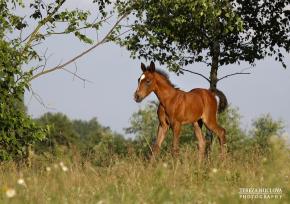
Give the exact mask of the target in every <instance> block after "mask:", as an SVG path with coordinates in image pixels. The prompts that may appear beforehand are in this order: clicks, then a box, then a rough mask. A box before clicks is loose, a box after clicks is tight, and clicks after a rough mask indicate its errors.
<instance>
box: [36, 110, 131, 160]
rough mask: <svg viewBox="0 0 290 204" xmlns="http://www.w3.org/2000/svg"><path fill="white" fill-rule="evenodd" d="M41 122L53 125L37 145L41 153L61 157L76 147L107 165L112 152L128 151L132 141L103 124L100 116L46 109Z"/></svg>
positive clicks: (39, 120)
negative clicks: (76, 116) (79, 117)
mask: <svg viewBox="0 0 290 204" xmlns="http://www.w3.org/2000/svg"><path fill="white" fill-rule="evenodd" d="M37 122H38V123H39V124H40V125H42V126H49V127H50V132H49V134H47V136H46V138H45V139H44V140H43V141H41V142H38V143H37V145H36V146H35V150H36V151H35V152H36V154H37V155H45V156H47V157H56V158H57V157H62V156H63V155H65V154H69V153H73V151H75V150H76V151H78V152H80V153H81V155H82V156H83V157H85V158H87V159H88V160H90V161H91V162H95V164H97V165H106V163H107V161H108V160H109V158H110V156H111V155H112V154H117V155H119V156H121V155H124V154H126V153H127V146H128V144H129V143H130V140H128V141H127V140H125V139H124V137H123V136H122V135H120V134H117V133H113V132H112V131H111V130H110V128H108V127H103V126H102V125H101V124H99V122H98V121H97V119H96V118H93V119H91V120H89V121H82V120H70V119H69V118H68V117H67V116H65V115H64V114H61V113H55V114H53V113H46V114H44V115H43V116H41V117H40V118H39V119H37Z"/></svg>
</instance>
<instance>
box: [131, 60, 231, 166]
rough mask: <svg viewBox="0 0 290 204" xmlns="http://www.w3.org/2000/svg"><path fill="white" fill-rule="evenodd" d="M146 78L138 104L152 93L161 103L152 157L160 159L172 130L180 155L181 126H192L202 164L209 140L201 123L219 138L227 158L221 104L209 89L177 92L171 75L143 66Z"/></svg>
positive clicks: (141, 81)
mask: <svg viewBox="0 0 290 204" xmlns="http://www.w3.org/2000/svg"><path fill="white" fill-rule="evenodd" d="M141 69H142V72H143V73H142V75H141V76H140V78H139V79H138V87H137V90H136V92H135V94H134V99H135V101H136V102H141V101H142V100H143V99H144V98H145V97H146V96H148V95H149V94H150V93H151V92H154V93H155V94H156V96H157V98H158V99H159V102H160V104H159V106H158V111H157V113H158V119H159V127H158V134H157V139H156V143H155V145H154V148H153V152H152V155H153V156H156V155H157V154H158V153H159V151H160V147H161V144H162V142H163V140H164V138H165V136H166V132H167V130H168V128H169V127H171V128H172V130H173V144H172V154H173V156H176V154H178V143H179V136H180V130H181V125H183V124H192V125H193V127H194V131H195V135H196V137H197V140H198V146H199V160H200V161H201V160H203V159H204V155H205V148H206V140H205V137H204V136H203V134H202V131H201V128H200V126H199V123H200V122H201V121H202V122H203V123H204V124H205V125H206V127H207V128H208V129H209V130H211V131H212V132H213V133H215V135H217V136H218V139H219V143H220V146H221V154H222V156H224V155H225V151H226V150H225V146H224V145H225V143H226V138H225V129H224V128H222V127H221V126H219V125H218V124H217V109H218V106H217V100H216V98H215V94H214V92H212V91H210V90H207V89H201V88H197V89H192V90H191V91H189V92H184V91H182V90H180V89H177V88H175V87H174V86H173V85H172V84H171V82H170V81H169V79H168V77H167V75H166V74H165V73H164V72H162V71H160V70H156V69H155V65H154V63H153V62H151V64H150V66H148V67H147V68H146V66H145V65H144V64H143V63H141Z"/></svg>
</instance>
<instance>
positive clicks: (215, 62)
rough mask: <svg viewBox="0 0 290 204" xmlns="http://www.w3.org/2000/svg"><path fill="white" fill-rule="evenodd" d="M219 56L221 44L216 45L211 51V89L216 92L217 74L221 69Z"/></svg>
mask: <svg viewBox="0 0 290 204" xmlns="http://www.w3.org/2000/svg"><path fill="white" fill-rule="evenodd" d="M219 56H220V44H219V43H214V45H213V47H212V49H211V58H212V62H211V69H210V77H209V80H210V89H213V90H215V89H216V88H217V82H218V78H217V72H218V68H219Z"/></svg>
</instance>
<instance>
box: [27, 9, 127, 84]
mask: <svg viewBox="0 0 290 204" xmlns="http://www.w3.org/2000/svg"><path fill="white" fill-rule="evenodd" d="M127 16H128V13H125V14H124V15H123V16H121V17H120V18H119V19H118V20H117V21H116V22H115V24H114V25H113V27H112V28H111V29H110V30H109V31H108V33H107V34H106V36H105V37H104V38H103V39H102V40H101V41H99V42H98V43H96V44H95V45H93V46H92V47H90V48H89V49H87V50H85V51H84V52H82V53H80V54H78V55H77V56H75V57H74V58H72V59H70V60H68V61H67V62H65V63H63V64H61V65H58V66H55V67H53V68H49V69H46V70H44V71H42V72H40V73H38V74H36V75H34V76H32V77H31V78H30V80H29V81H32V80H34V79H36V78H38V77H40V76H42V75H45V74H48V73H50V72H53V71H56V70H59V69H63V68H64V67H66V66H67V65H69V64H71V63H73V62H75V61H76V60H78V59H79V58H81V57H82V56H84V55H86V54H87V53H89V52H90V51H92V50H93V49H95V48H96V47H98V46H99V45H101V44H104V43H106V42H108V41H109V40H108V37H109V36H110V35H111V34H112V33H113V31H114V30H115V28H116V27H117V26H118V25H119V23H120V22H121V21H122V20H123V19H124V18H126V17H127Z"/></svg>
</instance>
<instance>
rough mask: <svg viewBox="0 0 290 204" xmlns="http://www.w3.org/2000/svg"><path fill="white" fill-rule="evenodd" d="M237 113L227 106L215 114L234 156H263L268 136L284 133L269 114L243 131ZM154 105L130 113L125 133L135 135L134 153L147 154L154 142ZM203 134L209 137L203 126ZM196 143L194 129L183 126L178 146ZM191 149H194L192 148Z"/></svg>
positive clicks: (165, 145)
mask: <svg viewBox="0 0 290 204" xmlns="http://www.w3.org/2000/svg"><path fill="white" fill-rule="evenodd" d="M240 117H241V116H240V114H239V112H238V109H236V108H232V107H229V108H228V109H227V110H226V111H225V112H223V113H222V114H219V115H218V120H219V124H220V125H221V126H222V127H224V128H225V129H226V137H227V144H228V150H229V152H230V153H231V154H236V152H237V151H238V152H239V153H241V152H242V151H245V152H247V151H250V150H251V149H253V148H255V149H259V151H260V150H263V151H260V152H262V153H265V150H266V149H267V148H268V147H269V145H270V144H269V137H270V136H273V135H280V134H281V132H282V130H283V125H282V122H281V121H275V120H273V119H272V118H271V117H270V115H263V116H261V117H259V118H257V119H256V120H255V121H254V122H253V127H252V129H251V130H250V131H249V133H248V132H247V131H246V130H243V129H242V128H241V127H240V124H241V121H240ZM158 124H159V122H158V118H157V105H156V103H155V102H151V103H149V104H147V106H145V107H144V108H143V109H140V110H139V111H138V112H136V113H133V115H132V117H131V121H130V127H128V128H126V129H125V131H126V133H129V134H134V135H135V140H136V145H137V147H136V148H137V151H138V152H141V153H143V154H144V153H148V152H150V148H151V144H152V143H153V142H154V140H155V138H156V135H157V127H158ZM203 133H204V135H206V134H208V132H206V128H205V127H203ZM171 141H172V132H171V131H168V133H167V138H166V139H165V141H164V142H163V144H162V149H163V150H164V152H168V150H169V148H170V147H171ZM217 141H218V140H217V139H215V140H214V144H213V149H214V151H215V150H216V149H218V148H219V145H218V142H217ZM193 142H194V143H196V138H195V136H194V131H193V127H192V126H191V125H186V126H183V127H182V131H181V134H180V146H181V147H184V146H188V145H189V146H191V147H190V148H192V145H193V144H194V143H193ZM193 148H196V147H195V146H194V147H193Z"/></svg>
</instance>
